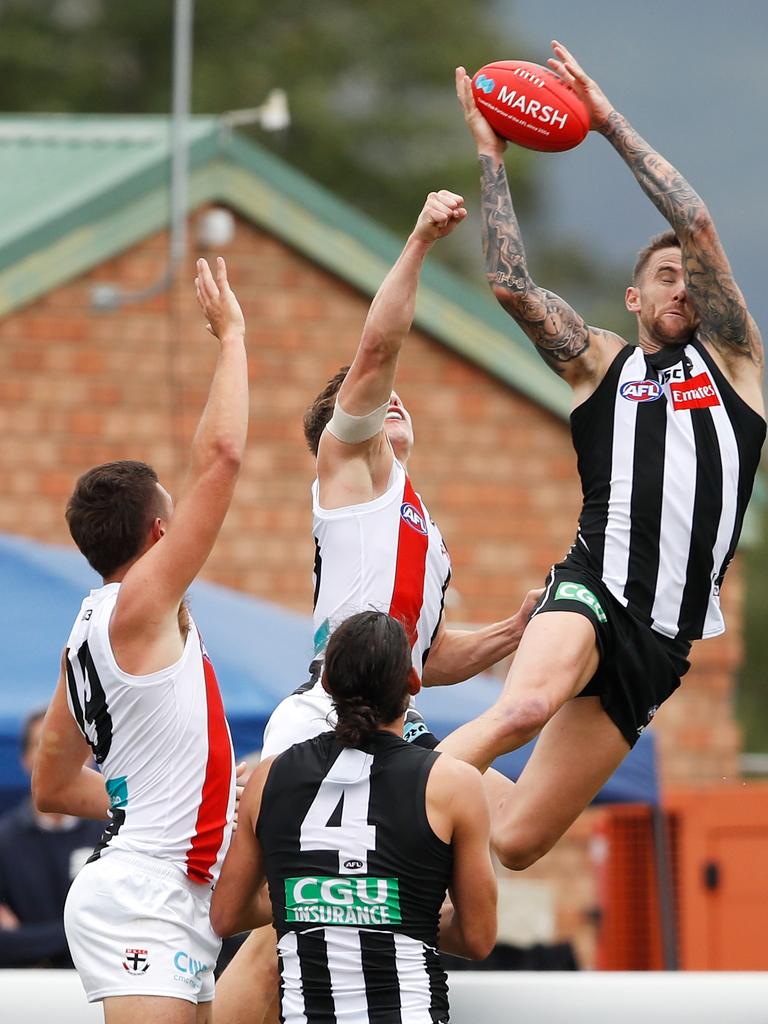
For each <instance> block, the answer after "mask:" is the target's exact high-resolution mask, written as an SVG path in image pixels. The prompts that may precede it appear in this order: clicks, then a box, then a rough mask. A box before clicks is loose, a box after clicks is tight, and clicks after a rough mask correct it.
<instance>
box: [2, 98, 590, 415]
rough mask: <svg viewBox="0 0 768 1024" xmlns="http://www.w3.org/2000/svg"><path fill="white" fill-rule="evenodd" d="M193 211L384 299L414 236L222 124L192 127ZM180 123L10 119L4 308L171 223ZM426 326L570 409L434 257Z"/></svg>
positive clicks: (529, 353)
mask: <svg viewBox="0 0 768 1024" xmlns="http://www.w3.org/2000/svg"><path fill="white" fill-rule="evenodd" d="M188 141H189V154H190V180H189V204H190V208H194V207H197V206H199V205H201V204H203V203H207V202H218V203H222V204H225V205H227V206H230V207H232V208H233V209H235V210H237V211H238V212H239V213H241V214H242V215H243V216H245V217H246V218H248V219H249V220H251V221H253V222H254V223H256V224H258V225H259V226H260V227H262V228H263V229H264V230H266V231H268V232H270V233H271V234H273V235H274V236H275V237H277V238H280V239H281V240H282V241H284V242H285V243H286V244H288V245H290V246H291V247H293V248H295V249H297V250H298V251H300V252H301V253H303V254H304V255H305V256H306V257H307V258H308V259H310V260H312V261H313V262H315V263H317V264H319V265H321V266H323V267H324V268H326V269H327V270H329V271H330V272H332V273H333V274H335V275H337V276H338V277H340V278H342V279H343V280H345V281H347V282H349V283H350V284H352V285H354V286H355V287H357V288H359V289H360V290H361V291H362V292H363V293H366V294H369V295H373V294H374V293H375V291H376V289H377V288H378V286H379V284H380V283H381V280H382V279H383V277H384V275H385V274H386V273H387V271H388V270H389V268H390V267H391V266H392V264H393V263H394V261H395V259H396V258H397V256H398V254H399V253H400V250H401V248H402V241H401V240H400V239H398V238H396V237H395V236H394V235H392V234H391V233H390V232H388V231H385V230H384V229H383V228H381V226H380V225H378V224H376V223H375V222H373V221H372V220H371V219H369V218H368V217H365V216H363V215H362V214H360V213H358V212H357V211H355V210H353V209H352V208H351V207H350V206H349V205H347V204H346V203H343V202H342V201H340V200H339V199H338V198H337V197H335V196H334V195H332V194H331V193H330V192H328V191H327V190H325V189H323V188H321V187H320V186H318V185H316V184H315V183H314V182H312V181H310V180H309V179H308V178H306V177H305V176H304V175H302V174H300V173H299V172H298V171H296V170H295V169H293V168H292V167H289V166H288V165H287V164H286V163H284V162H283V161H281V160H279V159H277V158H276V157H274V156H273V155H272V154H270V153H268V152H267V151H265V150H264V149H262V148H260V147H259V146H257V145H255V144H254V143H252V142H250V141H248V140H246V139H244V138H243V137H238V136H237V135H235V134H233V133H232V132H231V131H230V130H229V129H228V128H227V126H226V125H225V124H224V122H222V120H221V119H219V118H215V117H194V118H192V119H191V121H190V123H189V128H188ZM168 156H169V120H168V118H166V117H162V116H154V117H152V116H147V117H132V116H111V117H100V116H78V117H72V116H68V115H61V116H38V117H21V116H3V117H0V180H2V182H3V186H4V187H3V190H2V192H0V315H2V314H5V313H8V312H10V311H12V310H13V309H16V308H18V307H19V306H21V305H23V304H25V303H28V302H30V301H32V300H33V299H34V298H36V297H37V296H38V295H41V294H43V293H44V292H46V291H49V290H51V289H52V288H54V287H56V286H57V285H59V284H61V283H63V282H64V281H67V280H70V279H71V278H72V277H74V276H75V275H77V274H80V273H84V272H85V271H87V270H89V269H90V268H92V267H94V266H96V265H97V264H99V263H101V262H103V261H104V260H105V259H108V258H109V257H111V256H113V255H115V254H117V253H119V252H122V251H124V250H125V249H126V248H128V247H129V246H130V245H133V244H134V243H136V242H138V241H140V240H141V239H142V238H145V237H146V236H147V235H149V234H151V233H152V232H154V231H157V230H158V229H160V228H161V227H163V226H164V225H166V224H167V223H168V219H169V201H168V190H167V182H168V162H169V161H168ZM415 323H416V325H417V326H418V327H419V328H421V329H422V330H424V331H426V332H427V333H428V334H430V335H432V336H433V337H434V338H436V339H437V340H438V341H440V342H442V343H443V344H445V345H446V346H448V347H449V348H451V349H452V350H454V351H455V352H457V353H458V354H459V355H461V356H463V357H465V358H466V359H469V360H471V361H472V362H474V363H476V364H477V365H479V366H481V367H482V368H483V369H485V370H486V371H488V372H489V373H491V374H493V375H494V376H496V377H497V378H499V379H500V380H502V381H504V382H505V383H506V384H508V385H510V386H511V387H513V388H514V389H515V390H517V391H519V392H521V393H522V394H524V395H526V396H528V397H529V398H531V399H533V400H534V401H535V402H537V403H538V404H540V405H542V406H544V407H545V408H546V409H549V410H550V411H551V412H553V413H555V414H556V415H558V416H561V417H567V415H568V409H569V397H570V396H569V392H568V389H567V388H566V387H565V385H563V384H562V383H561V382H560V381H558V380H557V378H556V377H555V376H554V375H553V374H552V371H551V370H549V369H548V368H547V367H546V365H545V364H544V363H543V362H542V361H541V360H540V359H539V357H538V356H537V355H536V354H535V352H534V351H533V348H532V346H531V345H530V343H529V342H528V341H527V339H526V338H525V337H524V335H523V334H522V332H521V331H520V330H519V329H518V328H517V326H516V325H515V324H514V322H513V321H512V320H510V318H509V317H508V316H507V315H506V314H505V313H504V312H503V311H502V310H501V309H500V308H499V307H498V305H497V304H496V303H495V302H494V301H493V299H492V298H491V296H490V294H489V293H488V292H487V291H486V290H485V289H480V288H477V287H474V286H473V285H472V284H470V283H468V282H467V281H466V280H464V279H462V278H461V277H460V276H458V275H457V274H454V273H452V272H450V271H448V270H446V269H444V268H442V267H440V266H439V265H438V264H437V263H436V262H435V261H431V262H429V263H428V264H427V265H426V266H425V268H424V271H423V273H422V284H421V287H420V289H419V297H418V302H417V309H416V317H415Z"/></svg>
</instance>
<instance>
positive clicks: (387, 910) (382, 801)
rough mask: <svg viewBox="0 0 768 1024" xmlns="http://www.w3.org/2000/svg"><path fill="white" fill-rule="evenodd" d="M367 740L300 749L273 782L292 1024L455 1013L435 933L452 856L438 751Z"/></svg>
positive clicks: (259, 830)
mask: <svg viewBox="0 0 768 1024" xmlns="http://www.w3.org/2000/svg"><path fill="white" fill-rule="evenodd" d="M363 748H364V749H357V748H349V747H342V746H341V745H340V744H339V743H338V741H337V740H336V739H335V737H334V734H333V733H324V734H323V735H321V736H317V737H315V738H314V739H311V740H307V741H306V742H305V743H298V744H296V745H295V746H293V747H290V748H289V749H288V750H286V751H285V752H284V753H283V754H281V755H280V756H279V757H278V758H276V760H275V761H274V763H273V764H272V767H271V769H270V772H269V776H268V778H267V782H266V785H265V787H264V793H263V797H262V806H261V812H260V814H259V818H258V821H257V823H256V834H257V836H258V838H259V841H260V843H261V846H262V850H263V853H264V865H265V871H266V875H267V880H268V883H269V891H270V897H271V900H272V909H273V914H274V922H275V928H276V930H277V936H278V954H279V958H280V971H281V977H282V982H281V989H280V998H281V1006H282V1019H283V1020H284V1021H285V1024H336V1022H338V1024H438V1022H442V1021H447V1020H448V997H447V985H446V976H445V973H444V971H443V970H442V968H441V966H440V960H439V957H438V954H437V930H438V919H439V912H440V907H441V905H442V902H443V900H444V898H445V893H446V889H447V887H448V884H449V881H450V877H451V870H452V864H453V856H452V851H451V848H450V846H449V845H448V844H446V843H444V842H443V841H442V840H440V839H439V838H438V837H437V836H436V835H435V833H434V832H433V831H432V829H431V827H430V825H429V821H428V819H427V812H426V803H425V791H426V785H427V779H428V776H429V772H430V770H431V768H432V765H433V764H434V763H435V760H436V759H437V758H438V757H439V756H440V755H439V754H437V753H436V752H434V751H430V750H425V749H424V748H422V747H415V746H413V745H410V744H407V743H405V742H404V741H403V740H402V739H401V738H399V737H398V736H395V735H394V734H393V733H388V732H379V733H377V734H376V735H375V736H374V737H373V738H372V739H371V740H370V741H368V742H366V743H365V744H363Z"/></svg>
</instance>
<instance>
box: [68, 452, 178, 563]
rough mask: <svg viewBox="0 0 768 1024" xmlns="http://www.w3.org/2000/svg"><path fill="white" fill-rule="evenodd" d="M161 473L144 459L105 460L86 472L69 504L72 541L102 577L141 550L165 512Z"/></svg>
mask: <svg viewBox="0 0 768 1024" xmlns="http://www.w3.org/2000/svg"><path fill="white" fill-rule="evenodd" d="M157 482H158V481H157V473H155V471H154V469H152V467H151V466H148V465H147V464H146V463H145V462H134V461H132V460H130V459H125V460H124V461H122V462H106V463H104V465H102V466H94V467H93V469H89V470H88V472H87V473H83V475H82V476H81V477H80V479H79V480H78V481H77V484H76V485H75V489H74V491H73V492H72V497H71V498H70V499H69V501H68V502H67V512H66V516H67V524H68V525H69V532H70V533H71V534H72V539H73V540H74V542H75V544H77V546H78V547H79V548H80V550H81V551H82V553H83V554H84V555H85V557H86V558H87V559H88V562H89V563H90V565H91V566H92V567H93V568H94V569H95V570H96V572H97V573H98V574H99V575H100V576H105V577H106V576H111V575H112V573H113V572H114V571H115V570H116V569H119V568H120V566H121V565H125V563H126V562H129V561H130V560H131V559H132V558H135V556H136V555H137V554H138V553H139V551H140V550H141V547H142V545H143V543H144V541H145V539H146V536H147V531H148V530H149V528H150V526H151V525H152V520H153V519H155V518H156V517H157V516H158V515H159V514H160V513H161V512H162V511H163V508H162V502H161V495H160V491H159V490H158V487H157Z"/></svg>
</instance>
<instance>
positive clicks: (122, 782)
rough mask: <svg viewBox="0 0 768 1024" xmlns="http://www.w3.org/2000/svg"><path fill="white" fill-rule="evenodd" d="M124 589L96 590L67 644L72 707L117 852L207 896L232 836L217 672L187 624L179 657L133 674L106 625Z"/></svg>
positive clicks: (227, 745)
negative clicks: (153, 863)
mask: <svg viewBox="0 0 768 1024" xmlns="http://www.w3.org/2000/svg"><path fill="white" fill-rule="evenodd" d="M119 588H120V584H119V583H110V584H108V585H107V586H105V587H102V588H101V589H99V590H92V591H91V593H90V594H89V596H88V597H86V598H85V600H84V601H83V603H82V606H81V608H80V613H79V615H78V617H77V619H76V621H75V625H74V627H73V628H72V632H71V633H70V636H69V640H68V641H67V659H66V661H67V684H68V685H67V699H68V702H69V708H70V711H71V712H72V715H73V716H74V718H75V721H76V722H77V724H78V726H79V727H80V729H81V731H82V732H83V735H84V736H85V738H86V739H87V740H88V742H89V744H90V745H91V747H92V749H93V752H94V756H95V758H96V761H97V763H98V764H99V766H100V768H101V771H102V774H103V775H104V779H105V784H106V788H107V792H108V793H109V797H110V800H111V804H112V810H111V817H112V821H111V823H110V825H109V827H108V828H107V830H106V832H105V834H104V837H103V838H102V841H101V843H100V845H99V847H97V849H96V851H95V853H94V855H93V858H92V859H95V858H98V857H99V856H100V855H102V854H103V853H109V852H110V851H111V850H124V851H128V852H130V853H137V854H145V855H149V856H151V857H153V858H156V859H157V860H160V861H169V862H170V863H172V864H174V865H176V866H177V867H178V868H180V869H181V870H182V871H183V872H184V874H185V875H186V876H187V877H188V878H189V879H190V880H191V881H193V882H197V883H200V885H201V886H205V887H206V888H208V889H210V886H211V884H212V883H214V882H215V881H216V879H217V877H218V874H219V871H220V869H221V864H222V861H223V859H224V854H225V853H226V850H227V847H228V845H229V840H230V836H231V831H232V816H233V812H234V803H235V772H234V755H233V750H232V741H231V739H230V735H229V727H228V726H227V721H226V718H225V717H224V708H223V705H222V702H221V696H220V694H219V687H218V683H217V681H216V675H215V673H214V670H213V665H212V664H211V662H210V659H209V658H208V655H207V653H206V651H205V648H204V647H203V645H202V641H201V639H200V635H199V633H198V631H197V627H196V626H195V624H194V622H192V621H191V620H190V626H189V632H188V634H187V639H186V643H185V645H184V651H183V653H182V655H181V658H180V659H179V660H178V661H177V662H176V663H175V664H174V665H171V666H169V667H168V668H165V669H162V670H161V671H159V672H154V673H152V674H151V675H146V676H132V675H128V673H126V672H123V671H122V669H120V668H119V666H118V665H117V662H116V661H115V658H114V655H113V653H112V647H111V645H110V642H109V621H110V618H111V616H112V611H113V609H114V607H115V602H116V600H117V595H118V591H119Z"/></svg>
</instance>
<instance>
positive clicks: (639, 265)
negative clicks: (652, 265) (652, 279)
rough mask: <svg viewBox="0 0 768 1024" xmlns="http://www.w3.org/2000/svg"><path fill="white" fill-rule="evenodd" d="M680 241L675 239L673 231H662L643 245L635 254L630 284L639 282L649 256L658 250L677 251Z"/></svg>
mask: <svg viewBox="0 0 768 1024" xmlns="http://www.w3.org/2000/svg"><path fill="white" fill-rule="evenodd" d="M679 248H680V239H679V238H678V237H677V235H676V234H675V232H674V231H672V230H671V229H670V230H669V231H662V232H661V234H660V235H654V236H653V238H652V239H651V240H650V241H649V242H648V244H647V245H644V246H643V248H642V249H641V250H640V252H639V253H638V254H637V259H636V260H635V266H634V269H633V270H632V283H633V284H637V282H638V281H639V280H640V276H641V275H642V273H643V271H644V270H645V265H646V263H647V262H648V260H649V259H650V258H651V256H652V255H653V254H654V253H655V252H658V250H659V249H679Z"/></svg>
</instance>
